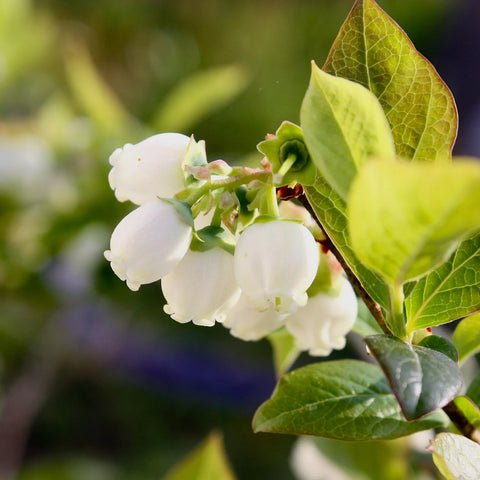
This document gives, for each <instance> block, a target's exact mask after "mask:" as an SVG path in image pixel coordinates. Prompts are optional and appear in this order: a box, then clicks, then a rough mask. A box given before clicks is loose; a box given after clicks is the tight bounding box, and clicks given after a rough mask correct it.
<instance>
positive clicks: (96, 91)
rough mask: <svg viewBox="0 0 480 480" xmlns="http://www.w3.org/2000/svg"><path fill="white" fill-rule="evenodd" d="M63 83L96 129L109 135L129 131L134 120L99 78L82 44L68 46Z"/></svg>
mask: <svg viewBox="0 0 480 480" xmlns="http://www.w3.org/2000/svg"><path fill="white" fill-rule="evenodd" d="M68 47H69V48H68V51H67V52H66V55H65V68H66V73H67V80H68V82H69V85H70V88H71V90H72V92H73V94H74V96H75V100H76V101H77V102H78V104H79V105H80V106H81V107H82V109H83V111H84V112H85V113H86V114H87V116H88V117H89V118H91V119H92V120H93V121H94V122H95V123H96V125H97V126H98V127H100V128H102V129H104V130H105V131H106V132H109V133H110V134H113V133H121V132H126V131H129V130H130V132H131V130H132V128H133V127H134V126H135V125H134V121H133V119H132V117H131V116H130V114H129V113H128V112H127V110H126V109H125V107H124V106H123V105H122V104H121V102H120V100H119V99H118V98H117V97H116V95H115V93H114V92H113V90H112V89H111V88H110V87H109V86H108V84H107V83H106V82H105V81H104V80H103V78H102V77H101V76H100V74H99V72H98V70H97V68H96V67H95V64H94V63H93V60H92V58H91V56H90V53H89V51H88V50H87V48H86V46H85V45H84V44H83V43H78V42H76V43H73V44H71V45H68Z"/></svg>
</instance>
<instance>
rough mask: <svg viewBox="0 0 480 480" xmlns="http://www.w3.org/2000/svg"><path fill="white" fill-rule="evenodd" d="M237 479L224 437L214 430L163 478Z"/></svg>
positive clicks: (173, 479) (187, 479) (198, 479)
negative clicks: (224, 446)
mask: <svg viewBox="0 0 480 480" xmlns="http://www.w3.org/2000/svg"><path fill="white" fill-rule="evenodd" d="M213 478H214V479H215V480H235V475H234V474H233V472H232V469H231V467H230V465H229V463H228V460H227V457H226V455H225V451H224V448H223V442H222V437H221V435H220V434H218V433H216V432H214V433H212V434H211V435H209V437H208V438H207V439H206V440H205V441H204V442H203V443H202V444H201V445H199V446H198V447H197V448H196V449H195V450H194V451H193V452H192V453H191V454H190V455H188V457H187V458H186V459H185V460H183V462H182V463H181V464H180V465H177V466H176V467H175V468H174V469H173V470H172V471H170V472H169V473H168V474H167V475H166V476H165V477H164V479H163V480H192V479H195V480H211V479H213Z"/></svg>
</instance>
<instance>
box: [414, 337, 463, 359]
mask: <svg viewBox="0 0 480 480" xmlns="http://www.w3.org/2000/svg"><path fill="white" fill-rule="evenodd" d="M417 345H420V346H421V347H425V348H431V349H432V350H436V351H437V352H440V353H443V354H444V355H446V356H447V357H448V358H450V360H453V361H454V362H455V363H457V362H458V352H457V350H456V349H455V347H454V346H453V345H452V344H451V343H450V342H449V341H448V340H447V339H446V338H443V337H439V336H438V335H427V336H426V337H424V338H423V339H422V340H421V341H420V342H418V343H417Z"/></svg>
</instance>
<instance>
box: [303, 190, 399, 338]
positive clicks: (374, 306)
mask: <svg viewBox="0 0 480 480" xmlns="http://www.w3.org/2000/svg"><path fill="white" fill-rule="evenodd" d="M298 200H299V201H300V203H301V204H302V205H303V206H304V207H305V208H306V209H307V210H308V212H309V213H310V215H311V216H312V218H314V219H315V221H316V222H317V225H318V226H319V227H320V229H321V230H322V232H323V233H324V235H325V240H322V244H323V245H325V247H327V248H328V249H329V250H330V251H331V252H332V253H333V254H334V255H335V257H336V259H337V260H338V261H339V262H340V265H342V268H343V270H344V271H345V274H346V275H347V278H348V280H349V281H350V283H351V284H352V286H353V288H354V289H355V291H356V292H357V293H358V295H359V296H360V298H361V299H362V300H363V301H364V302H365V305H366V306H367V307H368V309H369V310H370V312H371V314H372V315H373V317H374V318H375V320H376V321H377V323H378V325H379V326H380V328H381V329H382V330H383V332H384V333H385V334H387V335H391V334H392V332H391V331H390V329H389V328H388V327H387V324H386V322H385V318H384V317H383V312H382V309H381V307H380V305H379V304H378V303H377V302H375V300H373V298H372V297H371V296H370V295H369V294H368V293H367V291H366V290H365V288H363V285H362V284H361V282H360V280H359V279H358V278H357V276H356V275H355V274H354V273H353V271H352V269H351V268H350V266H349V265H348V263H347V262H346V261H345V259H344V258H343V256H342V254H341V253H340V251H339V250H338V248H337V247H336V246H335V244H334V243H333V242H332V240H331V238H330V237H329V236H328V233H327V232H326V230H325V229H324V228H323V225H322V223H321V222H320V220H319V219H318V217H317V215H316V213H315V211H314V210H313V208H312V206H311V205H310V203H309V201H308V200H307V197H306V196H305V194H302V195H300V196H298Z"/></svg>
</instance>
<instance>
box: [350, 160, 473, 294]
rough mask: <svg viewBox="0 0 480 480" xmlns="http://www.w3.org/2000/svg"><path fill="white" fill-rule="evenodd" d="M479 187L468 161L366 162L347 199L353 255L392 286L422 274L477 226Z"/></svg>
mask: <svg viewBox="0 0 480 480" xmlns="http://www.w3.org/2000/svg"><path fill="white" fill-rule="evenodd" d="M479 185H480V165H478V164H477V163H475V162H473V161H470V162H469V161H466V160H463V161H462V160H459V161H457V162H454V163H453V164H426V163H406V162H400V161H398V162H395V161H391V162H381V161H376V162H369V163H368V164H367V165H365V167H364V168H363V169H362V170H361V171H360V172H359V174H358V176H357V178H356V179H355V181H354V183H353V184H352V188H351V192H350V197H349V202H348V218H349V232H350V240H351V243H352V247H353V249H354V251H355V253H356V254H357V256H358V258H359V259H360V260H361V261H362V262H363V263H364V264H365V265H366V266H368V267H370V268H372V269H373V270H375V271H376V272H377V273H379V274H380V275H382V276H383V278H384V279H385V280H386V281H387V282H389V283H390V284H392V285H401V284H402V283H404V282H405V281H407V280H411V279H414V278H417V277H420V276H422V275H424V274H425V273H427V272H428V271H429V270H431V269H433V268H435V267H437V266H438V265H440V264H441V263H443V262H445V261H446V260H447V259H448V257H449V256H450V255H451V254H452V252H453V250H454V249H455V248H457V246H458V244H459V242H460V241H461V240H463V238H465V237H466V236H468V235H469V234H472V233H473V232H474V231H475V230H478V229H480V209H479V208H478V205H479V203H480V188H479ZM380 252H381V255H380V254H379V253H380Z"/></svg>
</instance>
